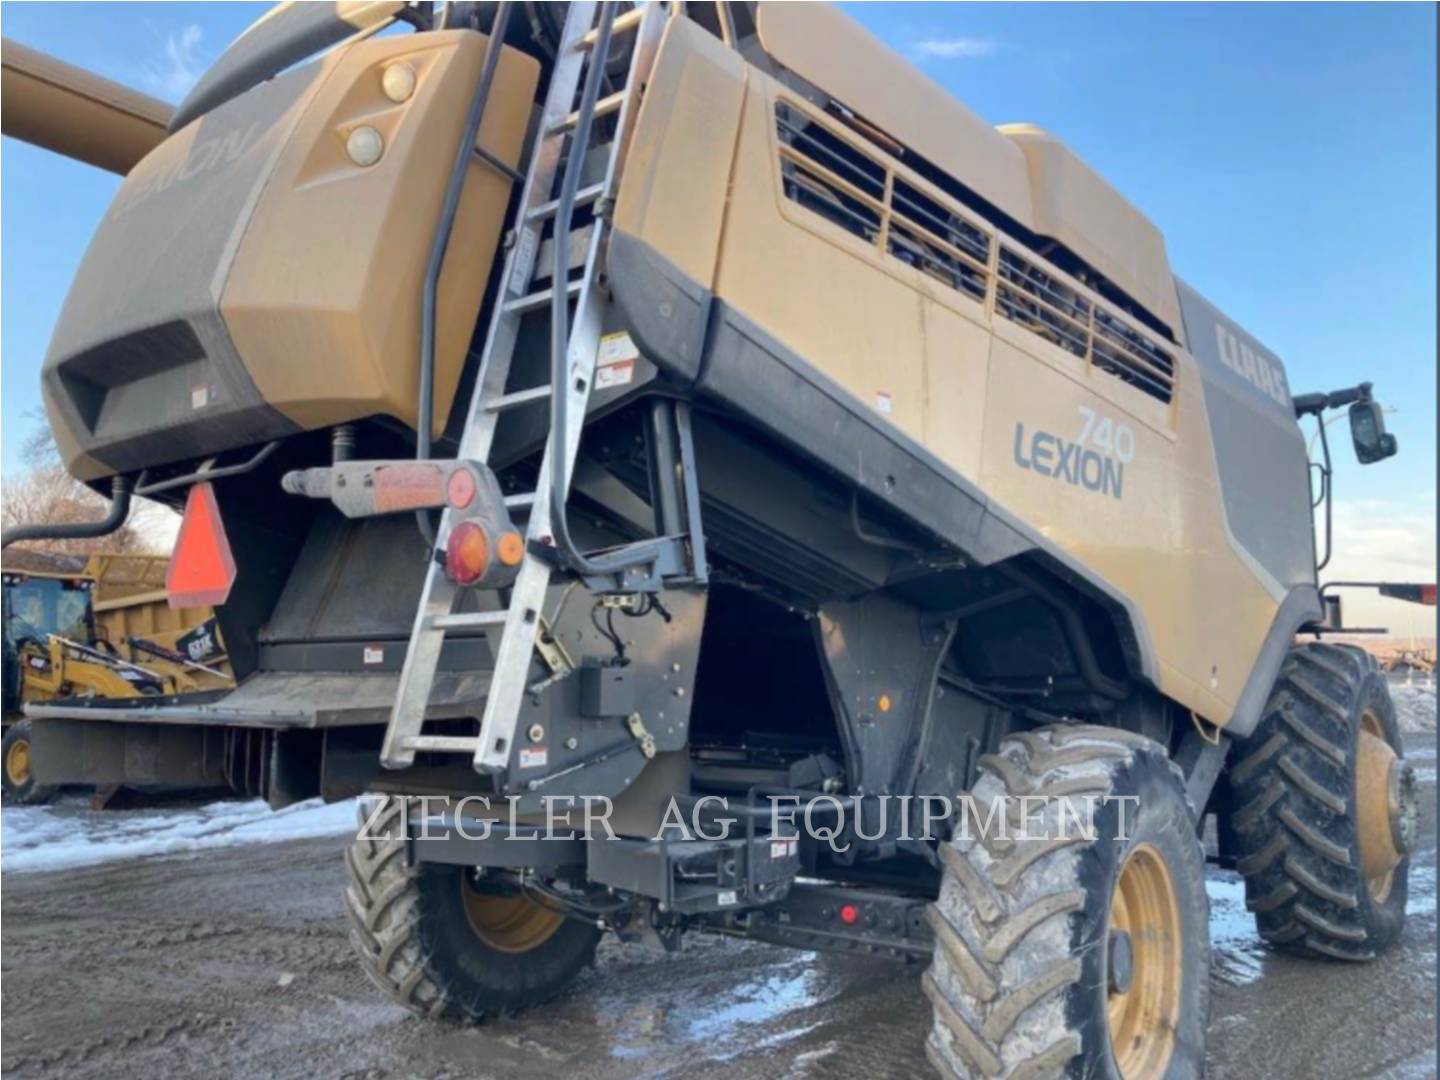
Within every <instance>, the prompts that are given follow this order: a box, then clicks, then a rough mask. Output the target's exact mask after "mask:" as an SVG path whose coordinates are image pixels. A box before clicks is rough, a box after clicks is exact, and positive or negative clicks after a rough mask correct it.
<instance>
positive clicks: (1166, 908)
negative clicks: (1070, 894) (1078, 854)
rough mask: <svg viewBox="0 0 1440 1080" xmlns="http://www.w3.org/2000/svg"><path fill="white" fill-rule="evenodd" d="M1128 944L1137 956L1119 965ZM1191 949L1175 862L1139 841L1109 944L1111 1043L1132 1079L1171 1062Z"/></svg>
mask: <svg viewBox="0 0 1440 1080" xmlns="http://www.w3.org/2000/svg"><path fill="white" fill-rule="evenodd" d="M1127 945H1128V954H1129V959H1130V963H1129V965H1128V966H1127V967H1126V969H1125V970H1124V971H1123V972H1118V971H1116V963H1117V957H1116V955H1115V954H1117V953H1120V952H1122V951H1124V950H1125V948H1126V946H1127ZM1183 954H1184V941H1183V938H1182V933H1181V926H1180V906H1179V904H1178V903H1177V902H1176V899H1175V886H1174V883H1173V882H1172V881H1171V879H1170V869H1169V867H1168V866H1166V865H1165V859H1164V858H1163V857H1162V856H1161V854H1160V852H1159V851H1158V850H1157V849H1156V848H1155V847H1154V846H1153V845H1151V844H1139V845H1137V846H1136V847H1135V848H1134V850H1132V851H1131V852H1130V853H1129V855H1127V856H1126V857H1125V862H1124V865H1123V866H1121V868H1120V880H1119V881H1118V882H1116V884H1115V894H1114V896H1113V897H1112V898H1111V900H1110V932H1109V935H1108V938H1107V949H1106V957H1107V963H1108V964H1109V965H1110V971H1109V972H1108V973H1107V975H1108V978H1109V990H1110V994H1109V998H1108V1001H1107V1004H1106V1011H1107V1013H1108V1019H1109V1023H1110V1050H1111V1053H1112V1054H1113V1055H1114V1057H1115V1066H1116V1068H1117V1069H1118V1070H1119V1071H1120V1075H1121V1076H1123V1077H1125V1078H1126V1080H1141V1078H1148V1077H1158V1076H1161V1075H1163V1074H1164V1072H1165V1069H1166V1067H1167V1066H1168V1065H1169V1064H1170V1056H1171V1054H1172V1053H1173V1052H1174V1049H1175V1029H1176V1027H1177V1026H1178V1025H1179V1022H1180V983H1181V977H1182V970H1181V969H1182V966H1183V965H1182V961H1181V957H1182V956H1183Z"/></svg>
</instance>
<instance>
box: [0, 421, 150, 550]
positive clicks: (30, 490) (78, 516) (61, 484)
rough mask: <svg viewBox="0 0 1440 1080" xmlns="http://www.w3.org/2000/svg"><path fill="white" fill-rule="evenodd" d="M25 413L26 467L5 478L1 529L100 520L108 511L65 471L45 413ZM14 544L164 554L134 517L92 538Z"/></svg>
mask: <svg viewBox="0 0 1440 1080" xmlns="http://www.w3.org/2000/svg"><path fill="white" fill-rule="evenodd" d="M28 415H29V418H30V419H31V420H32V421H33V422H34V423H35V427H34V430H32V431H31V433H30V434H29V435H28V436H27V437H26V439H25V443H24V445H23V446H22V448H21V451H20V458H21V460H22V461H23V462H24V463H25V471H24V472H23V473H21V474H20V475H19V476H18V477H16V478H13V479H12V478H9V477H7V478H6V480H5V484H4V491H3V500H0V520H3V522H4V527H5V528H6V529H9V528H11V527H13V526H16V525H38V524H44V525H52V524H68V523H70V522H76V521H96V520H98V519H100V518H103V517H104V516H105V514H106V512H107V511H108V509H109V503H108V501H107V500H106V499H104V498H103V497H102V496H100V495H97V494H96V493H95V492H93V491H91V490H90V489H89V488H88V487H86V486H85V485H84V484H82V483H80V482H79V481H78V480H76V479H75V478H74V477H72V476H71V475H70V474H69V473H68V472H66V471H65V466H64V465H62V464H61V462H60V452H59V450H58V449H57V448H56V446H55V438H54V436H53V435H51V433H50V425H49V423H48V422H47V421H46V419H45V416H44V414H43V413H40V412H39V411H38V410H36V411H35V412H32V413H30V414H28ZM16 546H17V547H22V546H23V548H26V549H29V550H32V551H42V552H45V553H48V554H52V555H89V554H91V553H93V552H97V551H103V552H109V553H114V554H151V553H159V554H163V552H156V547H157V545H156V544H155V543H154V541H153V540H152V539H150V538H149V537H147V536H146V530H143V529H141V528H137V526H136V523H135V519H134V517H133V516H132V518H131V520H130V521H129V522H127V523H126V524H124V525H122V526H120V528H119V529H117V530H116V531H115V532H113V533H111V534H110V535H108V536H100V537H96V538H95V539H93V540H32V541H23V542H22V544H17V545H16Z"/></svg>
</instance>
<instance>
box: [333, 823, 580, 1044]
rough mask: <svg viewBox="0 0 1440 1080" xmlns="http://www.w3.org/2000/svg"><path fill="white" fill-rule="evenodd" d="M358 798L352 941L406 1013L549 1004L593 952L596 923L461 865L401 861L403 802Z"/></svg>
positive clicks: (468, 1013)
mask: <svg viewBox="0 0 1440 1080" xmlns="http://www.w3.org/2000/svg"><path fill="white" fill-rule="evenodd" d="M382 803H383V805H382V806H380V807H378V808H377V807H376V806H375V805H374V803H373V802H372V801H370V800H361V803H360V811H359V824H360V828H359V829H358V830H357V832H356V837H355V841H354V843H353V844H352V845H351V847H350V850H349V851H348V852H347V853H346V858H345V865H346V870H347V871H348V877H349V884H348V886H347V888H346V890H345V907H346V911H347V912H348V914H349V916H350V941H351V944H352V945H353V946H354V948H355V952H356V954H357V955H358V956H359V958H360V964H361V967H363V968H364V969H365V973H366V974H367V975H369V976H370V978H371V980H372V981H373V982H374V983H375V984H376V985H377V986H379V987H380V989H382V990H384V991H385V992H386V993H387V994H389V995H390V997H392V998H393V999H395V1000H396V1001H397V1002H399V1003H400V1004H401V1005H404V1006H405V1007H406V1008H407V1009H409V1010H410V1011H411V1012H414V1013H417V1014H418V1015H421V1016H425V1017H429V1018H431V1019H442V1018H443V1019H449V1020H460V1021H467V1022H474V1021H478V1020H481V1019H484V1018H485V1017H487V1016H492V1015H495V1014H501V1013H512V1012H516V1011H519V1010H521V1009H526V1008H529V1007H531V1006H533V1005H539V1004H541V1003H542V1002H545V1001H548V1000H549V999H551V998H552V997H554V996H555V995H556V994H558V993H560V991H561V990H563V989H564V988H565V987H566V986H567V985H568V984H569V983H570V981H571V980H572V979H574V977H575V976H576V975H577V974H579V973H580V971H581V970H582V969H584V968H585V967H586V966H587V965H588V964H590V963H591V962H592V961H593V960H594V957H595V946H596V944H597V943H598V941H599V940H600V931H599V929H598V928H597V927H595V926H593V925H591V924H589V923H585V922H580V921H577V920H575V919H573V918H569V917H567V916H564V915H561V914H560V913H559V912H557V911H553V910H551V909H548V908H544V907H542V906H541V905H540V904H538V903H537V902H535V901H534V900H531V899H529V898H528V897H526V896H523V895H521V894H518V893H515V894H510V895H497V894H490V893H484V892H481V891H479V890H478V889H476V888H475V887H474V884H473V882H472V880H471V878H470V874H469V871H468V869H467V868H464V867H458V866H440V865H435V864H424V865H421V866H419V867H415V868H411V867H407V866H406V865H405V831H404V822H405V816H404V810H405V808H406V803H405V800H403V799H400V798H395V797H390V796H387V797H384V798H383V800H382Z"/></svg>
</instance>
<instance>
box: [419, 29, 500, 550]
mask: <svg viewBox="0 0 1440 1080" xmlns="http://www.w3.org/2000/svg"><path fill="white" fill-rule="evenodd" d="M510 9H511V4H510V0H501V2H500V4H499V5H497V7H496V9H495V18H494V20H493V21H492V22H491V23H490V37H489V39H488V40H487V41H486V42H485V62H484V64H483V65H482V66H481V68H480V81H479V82H478V83H476V85H475V93H474V94H473V95H472V96H471V98H470V110H469V112H467V113H466V114H465V127H464V130H463V132H462V134H461V136H460V144H459V145H458V146H457V147H456V148H455V158H454V161H453V162H452V163H451V165H450V179H449V182H448V183H447V184H446V187H445V202H444V203H443V204H442V205H441V208H440V222H439V224H438V225H437V226H436V228H435V239H434V240H433V241H432V242H431V245H430V261H429V262H428V263H427V264H426V266H425V283H424V285H423V286H422V288H421V292H420V387H419V391H418V397H419V404H418V409H417V411H418V415H417V416H416V417H415V457H416V458H417V459H418V460H421V461H424V460H426V459H427V458H429V457H430V452H431V445H432V440H431V428H432V426H433V425H434V415H433V414H434V412H435V323H436V318H437V308H438V306H439V301H438V297H439V291H440V271H441V269H442V268H443V267H444V265H445V254H446V252H447V251H448V250H449V248H450V236H451V234H452V233H453V232H454V231H455V218H456V215H457V214H458V213H459V210H460V195H461V192H462V191H463V190H464V187H465V176H466V173H467V172H468V171H469V169H470V162H471V160H472V159H473V157H474V152H475V140H476V139H477V138H478V137H479V135H480V123H481V121H482V120H483V119H484V118H485V105H486V103H487V101H488V100H489V97H490V87H491V84H492V83H494V81H495V69H496V67H498V66H499V62H500V52H501V50H502V49H503V48H504V44H505V31H506V28H507V27H508V25H509V22H510ZM415 520H416V521H417V522H418V524H419V526H420V532H421V534H422V535H423V536H424V537H425V542H426V543H427V544H433V543H434V542H435V532H434V529H432V528H431V526H430V517H429V515H428V513H427V512H426V511H424V510H421V511H418V512H417V513H416V515H415Z"/></svg>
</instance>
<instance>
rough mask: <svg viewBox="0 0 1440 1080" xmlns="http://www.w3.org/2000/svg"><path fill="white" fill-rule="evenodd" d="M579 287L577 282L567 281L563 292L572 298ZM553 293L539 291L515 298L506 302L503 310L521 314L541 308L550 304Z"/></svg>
mask: <svg viewBox="0 0 1440 1080" xmlns="http://www.w3.org/2000/svg"><path fill="white" fill-rule="evenodd" d="M580 285H581V282H579V281H568V282H566V283H565V291H566V292H567V293H569V294H570V295H571V296H574V295H575V294H576V293H578V292H579V291H580ZM553 291H554V290H553V289H541V290H540V291H539V292H533V293H530V294H528V295H526V296H521V297H517V298H516V299H514V300H508V301H506V303H505V310H506V311H512V312H514V311H520V312H523V311H534V310H535V309H536V308H542V307H544V306H545V305H547V304H548V303H550V295H551V293H552V292H553Z"/></svg>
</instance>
